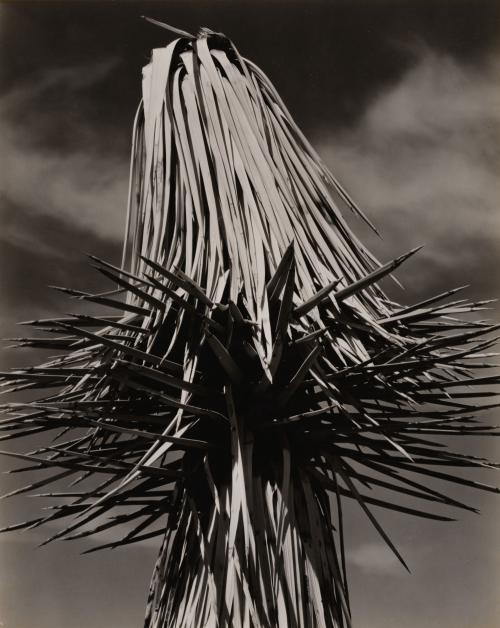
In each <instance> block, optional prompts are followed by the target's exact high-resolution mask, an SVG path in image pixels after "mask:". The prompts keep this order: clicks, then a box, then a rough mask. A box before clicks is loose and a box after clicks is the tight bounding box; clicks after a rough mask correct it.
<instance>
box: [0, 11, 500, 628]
mask: <svg viewBox="0 0 500 628" xmlns="http://www.w3.org/2000/svg"><path fill="white" fill-rule="evenodd" d="M142 14H145V15H149V16H151V17H154V18H157V19H159V20H163V21H165V22H168V23H170V24H173V25H175V26H177V27H179V28H182V29H185V30H188V31H194V32H195V31H197V29H198V28H199V27H200V26H208V27H209V28H211V29H213V30H216V31H222V32H224V33H225V34H226V35H228V36H229V37H231V39H233V41H234V42H235V43H236V45H237V47H238V48H239V50H240V52H241V53H242V54H243V55H244V56H247V57H248V58H250V59H252V60H253V61H255V62H257V64H258V65H260V66H261V67H262V68H263V69H264V71H265V72H266V73H267V74H268V75H269V76H270V78H271V79H272V81H273V82H274V84H275V85H276V87H277V88H278V91H279V92H280V94H281V96H282V97H283V99H284V100H285V102H286V103H287V105H288V106H289V108H290V110H291V112H292V113H293V115H294V116H295V118H296V120H297V122H298V123H299V125H300V126H301V127H302V128H303V130H304V131H305V132H306V134H307V135H308V136H309V137H310V139H311V140H312V141H313V143H314V145H315V146H316V148H317V149H318V151H319V152H320V154H321V155H322V157H323V158H324V160H325V161H326V163H327V164H328V165H329V166H330V167H331V169H332V170H333V172H334V173H335V175H336V176H337V177H338V178H339V179H340V180H341V181H342V182H343V183H344V184H345V185H346V187H347V188H348V189H349V191H350V192H351V193H352V195H353V196H354V198H356V199H357V200H358V201H359V203H360V204H361V205H362V207H363V208H364V209H365V211H366V212H367V214H368V215H369V216H370V217H371V219H372V220H373V221H374V222H375V223H377V225H378V226H379V227H380V229H381V231H382V235H383V236H384V239H383V240H379V239H378V238H376V237H374V236H373V235H372V234H370V233H368V232H367V231H366V230H365V229H364V228H363V227H362V225H360V224H359V223H357V222H352V224H353V226H354V228H355V230H356V231H357V232H358V233H359V234H360V236H361V237H362V238H364V240H365V241H366V243H367V244H368V245H369V246H370V247H371V248H372V249H373V250H374V251H375V253H376V254H377V256H378V257H379V258H380V259H381V260H383V261H385V260H387V259H389V258H391V257H394V256H395V255H397V254H400V253H403V252H405V251H406V250H407V249H409V248H412V247H413V246H416V245H418V244H425V245H426V246H425V248H424V249H423V251H422V252H421V253H420V254H419V255H418V256H417V258H414V259H412V261H411V262H410V263H409V266H408V268H407V269H406V270H402V272H400V274H399V277H400V279H402V281H403V283H404V284H405V286H406V291H405V292H396V291H394V289H392V296H393V297H394V298H397V299H400V300H409V299H413V298H417V297H424V296H426V295H428V294H430V293H431V292H435V291H440V290H444V289H447V288H451V287H455V286H457V285H462V284H465V283H470V284H472V286H471V288H470V290H469V292H468V295H470V296H473V297H480V298H489V297H493V296H497V295H498V294H499V292H500V290H499V289H498V288H499V285H500V280H499V273H498V263H499V261H500V255H499V253H498V251H499V243H500V211H499V207H498V199H499V198H500V195H499V177H498V173H499V152H500V143H499V133H500V26H499V25H500V4H499V3H497V2H494V1H491V2H481V1H477V0H474V1H472V0H470V1H467V2H466V1H461V0H453V1H452V0H449V1H448V2H439V1H432V0H428V1H425V0H411V1H410V0H407V1H403V0H400V1H396V0H394V1H393V2H387V1H385V2H384V1H382V0H371V1H370V2H366V3H363V2H359V1H357V0H356V1H353V0H350V1H349V2H347V1H345V2H344V1H342V2H339V1H337V2H335V1H333V0H329V1H328V2H321V1H315V0H309V1H305V0H304V1H303V2H299V1H295V2H291V1H288V2H287V1H285V0H283V1H279V0H275V1H268V2H263V1H262V2H258V1H255V0H254V1H253V2H248V3H247V2H241V1H238V0H232V1H231V0H226V1H215V2H201V1H195V0H184V2H174V1H168V2H167V1H161V2H160V1H158V2H125V1H123V2H104V1H99V2H97V1H96V2H91V1H86V2H71V1H68V0H65V1H64V2H48V1H38V2H31V3H30V2H22V1H19V0H18V1H15V2H5V1H3V2H0V143H1V144H0V146H1V148H0V160H1V163H0V291H1V295H2V305H1V310H0V335H2V336H16V335H20V331H19V328H16V325H15V321H18V320H25V319H28V318H35V317H44V316H50V315H51V314H53V313H54V312H66V311H68V310H69V309H70V305H69V304H68V303H67V302H66V300H64V299H62V298H60V297H59V296H58V295H57V294H55V293H52V292H51V291H49V290H48V289H47V288H46V285H47V284H56V285H66V286H71V287H75V288H81V289H86V288H93V287H95V286H97V285H100V283H99V280H98V278H96V277H95V276H94V274H92V272H91V271H90V270H89V269H88V265H87V263H86V261H85V258H84V254H85V253H86V252H91V253H94V254H96V255H98V256H100V257H105V258H107V259H109V260H110V261H113V262H117V261H118V259H119V252H120V241H121V237H122V232H123V227H124V215H125V201H126V195H127V177H128V153H129V145H130V134H131V126H132V120H133V117H134V113H135V109H136V106H137V103H138V101H139V98H140V78H141V67H142V66H143V65H144V64H146V63H147V62H148V58H149V54H150V50H151V49H152V48H155V47H160V46H163V45H165V44H166V43H168V42H169V41H170V40H171V37H170V36H169V34H168V33H167V32H166V31H162V30H161V29H158V28H156V27H154V26H152V25H150V24H147V23H145V22H144V21H142V20H141V19H140V15H142ZM488 315H490V316H491V317H497V318H498V310H493V311H492V312H491V313H488ZM34 359H36V356H33V354H30V353H24V354H21V353H19V352H18V353H14V352H13V351H12V350H5V351H3V354H2V358H1V366H0V368H1V369H5V368H7V367H10V366H14V365H20V364H24V363H28V362H31V361H33V360H34ZM493 418H494V417H493ZM478 440H479V439H478ZM470 444H471V445H474V447H476V448H477V451H478V452H479V453H480V454H481V455H486V454H490V455H491V456H492V457H495V456H494V453H495V452H494V451H493V449H494V443H485V442H482V443H477V442H472V441H471V442H470ZM497 457H498V449H497ZM2 465H3V468H6V464H5V462H4V461H2ZM478 479H483V480H484V481H488V480H490V481H491V478H488V476H487V474H483V475H482V476H481V477H479V476H478ZM2 485H3V487H4V489H5V491H6V490H10V489H11V488H14V486H19V478H16V477H15V476H13V477H12V476H3V479H2ZM458 495H459V496H460V497H462V498H468V499H469V501H470V502H472V503H473V504H474V505H476V506H479V507H480V508H481V509H482V510H483V511H484V512H483V516H481V517H475V516H473V515H470V516H463V517H462V518H461V521H459V522H456V523H451V524H439V523H435V522H422V521H413V520H410V519H408V518H405V517H404V516H402V515H401V516H398V517H396V516H389V515H387V516H384V517H383V520H384V521H385V522H386V523H387V525H388V528H389V530H390V531H391V532H392V534H393V536H394V539H395V540H396V542H398V543H399V546H400V549H401V551H402V553H403V554H404V555H405V557H406V558H407V559H408V560H407V562H408V563H409V564H410V567H411V568H412V570H413V571H414V573H413V574H412V575H411V576H408V575H407V574H406V573H405V572H404V571H403V570H402V569H400V568H399V567H398V566H397V565H396V564H395V563H394V561H393V560H392V557H391V555H390V553H389V552H388V551H387V550H386V549H385V548H384V546H383V545H382V544H381V543H380V542H379V540H378V538H377V537H376V534H375V532H374V531H372V530H370V529H369V526H368V525H367V524H366V523H365V522H364V521H363V519H362V514H361V513H359V512H357V511H356V510H355V509H354V508H353V509H352V512H349V517H348V523H349V526H348V527H349V528H350V530H349V532H350V548H351V552H350V559H349V567H350V572H351V581H352V589H353V591H352V595H353V599H354V604H353V613H354V620H355V625H356V626H357V627H358V628H391V627H394V628H395V627H398V628H421V627H422V626H425V627H426V628H427V627H428V628H448V627H449V628H451V627H453V628H494V627H495V626H497V618H498V617H499V616H500V606H499V601H498V600H499V596H498V591H499V590H500V586H499V585H500V555H499V552H498V549H497V548H498V532H497V527H498V524H497V522H498V515H499V514H500V512H499V505H498V500H495V499H494V498H490V497H489V496H488V495H487V494H484V495H481V494H469V493H468V494H462V492H459V493H458ZM37 506H38V504H33V500H30V499H29V498H19V499H15V500H12V501H10V502H9V501H8V500H7V501H5V502H2V510H1V512H0V519H1V521H2V522H4V523H5V524H7V523H12V522H13V521H15V520H17V519H19V518H22V517H23V516H25V518H28V517H29V516H30V515H32V514H33V513H35V512H37ZM41 534H42V533H41V532H36V533H35V532H26V533H24V534H19V535H10V536H8V537H2V538H1V539H0V561H1V562H0V565H1V566H0V570H1V571H0V622H1V623H0V626H2V625H3V627H4V628H34V627H35V626H36V628H49V627H50V628H83V627H84V626H85V627H86V628H88V627H89V626H92V627H94V626H95V627H96V628H97V627H99V628H100V627H103V626H106V628H135V627H136V626H139V625H141V619H142V614H143V606H144V602H145V597H146V592H147V586H148V581H149V573H150V571H151V569H152V566H153V561H154V557H155V552H156V548H155V547H154V546H153V545H145V546H140V547H137V548H135V549H129V550H121V551H120V550H116V551H114V552H105V553H102V554H92V555H90V556H85V557H80V556H79V551H82V550H83V549H85V548H87V547H88V546H89V545H88V544H87V545H85V546H84V545H79V544H76V543H73V544H68V543H60V544H59V545H57V544H56V545H50V546H48V547H47V548H43V549H36V548H35V546H36V544H37V542H39V541H40V540H41V538H43V537H41V536H40V535H41ZM45 536H48V532H47V534H46V535H45Z"/></svg>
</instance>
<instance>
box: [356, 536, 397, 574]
mask: <svg viewBox="0 0 500 628" xmlns="http://www.w3.org/2000/svg"><path fill="white" fill-rule="evenodd" d="M348 559H349V562H350V563H351V564H352V565H354V566H355V567H357V568H358V569H360V570H361V571H362V572H363V573H365V574H369V575H383V576H401V575H402V574H404V573H406V572H405V570H404V568H403V566H402V565H401V563H400V562H399V561H398V559H397V558H396V557H395V556H394V554H393V553H392V552H391V550H390V549H389V547H388V546H387V545H383V544H382V543H364V544H362V545H359V546H358V547H355V548H353V549H351V551H350V552H349V554H348Z"/></svg>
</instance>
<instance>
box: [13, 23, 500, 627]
mask: <svg viewBox="0 0 500 628" xmlns="http://www.w3.org/2000/svg"><path fill="white" fill-rule="evenodd" d="M164 26H165V25H164ZM173 30H174V31H175V32H176V33H177V34H178V35H180V37H179V38H178V39H176V40H175V41H173V42H172V43H170V44H169V45H168V46H167V47H165V48H160V49H156V50H154V51H153V54H152V59H151V62H150V63H149V64H148V65H147V66H146V67H145V68H144V72H143V99H142V102H141V104H140V106H139V110H138V112H137V116H136V120H135V124H134V131H133V148H132V163H131V176H130V193H129V211H128V218H127V226H126V235H125V242H124V254H123V263H122V265H121V267H120V268H118V267H115V266H113V265H111V264H109V263H107V262H105V261H102V260H100V259H97V258H92V259H93V262H94V264H95V266H96V268H97V270H98V271H99V272H100V273H102V274H103V275H105V276H106V277H107V278H109V280H110V281H111V283H112V284H113V285H112V286H111V287H110V291H109V292H106V293H100V294H88V293H83V292H78V291H75V290H70V289H67V288H58V289H59V290H63V291H64V292H66V293H67V294H69V295H70V297H71V298H72V299H73V300H76V301H89V302H91V303H95V304H99V305H100V306H105V307H106V308H113V309H114V311H115V312H116V313H115V314H113V315H112V314H109V313H108V314H105V313H103V312H102V311H101V312H99V313H98V314H96V315H95V316H90V315H83V314H74V315H71V316H68V317H66V318H53V319H50V320H36V321H30V322H29V323H26V324H29V325H33V326H35V327H36V328H37V329H40V330H43V331H46V332H48V335H47V336H44V337H41V336H37V337H34V338H20V339H18V341H19V342H18V344H19V345H21V346H28V347H39V348H42V349H50V350H52V351H53V352H55V353H56V355H54V356H52V357H51V358H50V359H49V360H48V361H46V362H45V363H44V364H42V365H41V366H36V367H29V368H24V369H16V370H14V371H12V372H9V373H3V374H2V379H3V386H4V389H5V390H6V391H13V390H29V391H31V390H37V389H43V388H48V389H52V390H49V392H48V393H47V394H48V396H44V397H43V398H42V399H39V400H36V401H30V402H26V403H11V404H8V405H7V406H5V410H6V411H8V412H9V415H8V416H7V418H5V419H3V421H2V424H1V427H2V429H3V430H4V431H6V435H5V436H4V437H3V438H4V439H6V438H17V437H21V436H26V435H32V434H37V433H46V432H47V433H52V434H53V435H54V439H53V441H52V442H51V443H48V444H47V445H46V446H44V447H41V448H39V449H37V450H36V451H33V452H30V453H26V454H21V453H19V454H17V453H16V454H13V453H8V454H7V455H11V456H14V457H17V458H20V459H21V460H24V461H27V463H28V464H27V466H26V467H23V469H24V470H34V471H37V472H38V470H42V469H47V468H48V469H54V472H53V473H52V474H51V475H49V476H47V475H43V476H41V477H40V479H39V478H35V480H34V481H33V482H31V483H30V484H29V485H27V486H24V487H22V488H20V489H18V490H16V491H14V492H13V493H11V495H13V494H19V493H23V492H35V493H36V494H40V493H37V491H39V490H40V489H41V488H42V487H44V486H46V485H50V484H52V483H56V486H57V487H59V486H60V484H61V482H63V481H68V482H69V483H70V484H69V488H67V489H65V490H62V491H60V490H59V491H57V492H51V493H47V492H45V493H41V494H42V495H44V496H54V497H63V498H65V500H64V501H63V502H62V503H59V504H58V505H56V506H55V507H54V508H53V509H52V510H50V511H49V514H48V515H46V516H40V517H39V518H37V519H35V520H33V521H27V522H24V523H20V524H17V525H14V526H10V527H9V528H7V529H9V530H13V529H20V528H31V527H38V526H41V525H42V524H44V523H46V522H53V521H58V520H59V519H64V518H69V524H68V525H66V527H64V526H61V530H60V531H59V532H58V533H57V534H55V535H54V536H52V537H51V538H50V539H48V541H52V540H54V539H61V538H63V539H68V538H80V537H85V536H88V535H90V534H94V533H98V532H100V531H103V530H109V529H112V528H114V527H115V526H122V524H129V532H128V533H127V534H126V536H125V537H124V538H119V537H117V538H116V541H115V542H113V543H111V544H107V545H104V546H101V547H109V546H112V547H117V546H122V545H126V544H130V543H137V542H140V541H142V540H144V539H147V538H150V537H153V536H155V537H156V536H158V537H162V539H163V540H162V542H161V549H160V553H159V557H158V560H157V563H156V566H155V569H154V574H153V578H152V583H151V587H150V594H149V600H148V605H147V611H146V621H145V625H146V626H147V627H149V628H153V627H154V628H170V627H174V626H175V627H201V626H209V627H215V626H221V627H222V626H233V627H253V628H257V627H262V628H272V627H274V626H280V627H281V628H284V627H294V626H296V627H316V626H327V627H335V628H338V627H343V626H350V625H351V622H350V610H349V596H348V588H347V578H346V559H345V552H344V532H343V524H342V505H343V503H344V500H345V499H346V498H348V499H353V500H355V501H356V502H357V503H358V504H359V506H360V508H361V511H362V512H363V513H364V514H365V515H366V516H367V517H368V518H369V520H370V521H371V523H372V524H373V526H374V527H375V529H376V531H377V532H378V534H380V535H381V536H382V537H383V539H384V540H385V542H386V543H387V544H388V546H389V547H390V548H391V549H392V551H393V552H394V553H395V554H396V556H397V557H398V558H399V560H400V561H401V562H402V563H403V565H404V564H405V563H404V560H403V558H402V556H401V555H400V554H399V552H398V550H397V549H396V547H395V546H394V545H393V543H392V542H391V540H390V539H389V537H388V535H387V534H386V532H385V530H384V529H383V528H382V527H381V525H380V524H379V523H378V521H377V519H376V517H375V514H374V511H373V509H372V507H376V508H378V507H382V508H387V509H390V510H395V511H399V512H403V513H409V514H412V515H416V516H419V517H426V518H429V519H437V520H446V519H448V516H447V515H445V514H441V513H438V512H436V511H435V506H437V505H439V506H443V507H452V508H457V509H466V510H474V509H473V508H471V507H469V506H468V505H466V504H464V503H461V502H460V501H457V500H456V499H454V498H452V497H451V496H449V495H448V494H446V493H445V492H440V491H438V490H436V489H435V488H433V487H432V485H431V484H429V482H430V481H432V479H433V478H437V479H439V480H446V481H448V482H451V483H458V484H461V485H464V486H468V487H476V488H480V489H482V490H486V491H495V492H496V491H497V489H495V488H493V487H491V486H487V485H485V484H479V483H477V482H475V481H473V480H470V479H465V478H464V477H463V476H462V473H461V471H462V469H463V468H466V467H488V466H491V465H489V463H488V462H487V461H486V460H483V459H481V458H477V457H474V456H470V455H463V454H459V453H453V452H452V451H450V450H449V449H447V448H444V447H442V446H441V442H442V439H441V437H442V436H450V437H451V436H464V435H478V434H481V435H484V434H491V433H493V428H491V427H488V425H485V424H482V423H481V422H479V420H478V419H477V418H476V415H477V413H478V412H479V411H480V410H484V409H485V408H489V407H492V403H491V399H490V397H491V395H493V393H492V392H491V387H492V386H493V385H496V384H497V383H498V377H494V376H487V375H486V376H477V375H476V371H477V370H480V371H481V372H482V371H483V370H484V369H486V368H487V367H489V366H490V363H489V362H488V357H489V356H491V355H492V354H491V352H489V350H490V348H491V346H492V344H493V342H494V340H493V339H492V338H491V335H489V334H490V332H492V331H493V330H494V329H495V328H494V327H493V326H491V325H490V324H488V323H486V322H484V321H477V322H472V321H471V319H470V317H468V316H465V317H462V318H461V315H463V314H467V313H469V312H475V311H477V310H481V309H482V308H483V306H484V302H483V303H469V302H467V301H466V300H465V299H460V300H451V302H450V299H449V297H451V296H452V295H453V294H454V293H455V292H457V290H450V291H449V292H446V293H444V294H439V295H437V296H435V297H433V298H430V299H428V300H426V301H424V302H421V303H417V304H415V305H411V306H401V305H398V304H397V303H394V302H392V301H390V300H389V299H388V298H387V297H386V296H385V294H384V292H383V291H382V290H381V288H380V287H379V285H378V282H379V280H380V279H382V278H383V277H385V276H387V275H390V274H391V273H392V272H393V271H394V270H395V269H396V268H398V266H399V265H400V264H401V263H402V262H403V261H405V260H406V259H407V258H408V257H409V256H410V255H412V253H414V252H415V251H411V252H410V253H407V254H405V255H402V256H401V257H398V258H397V259H395V260H393V261H390V262H388V263H386V264H383V265H380V264H379V263H378V262H377V261H376V260H375V259H374V257H373V256H372V255H371V254H370V252H369V251H367V250H366V249H365V248H364V247H363V245H362V244H361V243H360V242H359V241H358V240H357V239H356V237H355V236H354V235H353V233H352V232H351V230H350V229H349V228H348V226H347V224H346V222H345V220H344V218H343V217H342V215H341V213H340V211H339V209H338V207H337V204H344V205H347V206H348V207H349V208H350V209H351V210H352V211H354V212H356V213H357V214H359V215H360V216H362V214H361V212H360V211H359V210H358V208H357V207H356V205H355V204H354V203H353V202H352V200H351V199H350V198H349V196H348V195H347V193H346V192H345V191H344V189H343V188H342V187H341V185H340V184H339V183H338V181H337V180H336V179H335V178H334V177H333V175H332V174H331V173H330V172H329V171H328V170H327V169H326V168H325V167H324V165H323V164H322V163H321V160H320V159H319V158H318V156H317V154H316V153H315V151H314V149H313V148H312V147H311V145H310V144H309V143H308V141H307V140H306V139H305V137H304V136H303V135H302V133H301V132H300V131H299V129H298V128H297V126H296V125H295V123H294V121H293V120H292V118H291V116H290V114H289V113H288V111H287V109H286V107H285V105H284V104H283V102H282V101H281V99H280V98H279V96H278V94H277V92H276V90H275V89H274V87H273V86H272V84H271V82H270V81H269V79H268V78H267V77H266V76H265V74H264V73H263V72H262V71H261V70H260V69H259V68H258V67H257V66H256V65H254V64H253V63H252V62H250V61H248V60H247V59H244V58H242V57H241V56H240V54H239V53H238V51H237V49H236V48H235V46H234V44H233V43H232V42H231V41H229V40H228V39H227V38H226V37H225V36H223V35H221V34H219V33H214V32H212V31H210V30H208V29H202V31H201V32H200V34H199V35H198V36H197V37H194V36H192V35H190V34H189V33H185V32H182V31H177V30H176V29H173ZM336 203H337V204H336ZM123 296H124V297H125V298H122V297H123ZM106 311H108V312H109V310H106ZM54 389H56V390H54ZM436 439H437V440H436ZM447 468H451V469H452V470H451V471H450V470H449V469H447ZM453 469H459V470H460V473H457V472H456V471H454V470H453ZM17 470H19V469H17ZM88 478H96V480H94V481H93V482H92V483H91V485H90V484H89V481H86V482H84V480H87V479H88ZM89 486H90V487H89ZM82 487H84V488H82ZM368 489H375V490H368ZM376 489H379V491H381V492H378V493H377V490H376ZM391 493H392V494H393V495H394V500H393V501H391V500H390V499H389V497H388V495H389V494H391ZM408 496H410V497H412V498H415V500H420V502H422V503H425V502H428V509H427V510H426V509H425V506H422V507H421V506H419V505H415V506H414V507H408V506H406V505H402V504H401V499H400V498H402V497H404V498H406V497H408ZM418 503H419V502H418V501H416V504H418ZM118 507H122V508H121V509H120V510H118ZM111 511H113V516H111V517H109V516H108V515H109V514H110V512H111ZM116 513H118V514H116ZM48 541H47V542H48ZM95 549H97V548H96V547H92V549H91V550H89V551H94V550H95Z"/></svg>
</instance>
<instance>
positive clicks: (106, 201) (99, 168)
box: [0, 59, 128, 244]
mask: <svg viewBox="0 0 500 628" xmlns="http://www.w3.org/2000/svg"><path fill="white" fill-rule="evenodd" d="M116 67H117V60H116V59H109V60H105V61H101V62H98V63H93V64H90V65H83V66H76V67H62V68H49V69H47V70H46V71H44V72H43V73H42V74H40V75H39V76H38V77H37V79H36V80H32V81H30V82H29V84H25V83H21V84H18V85H16V86H15V87H14V88H12V89H11V90H10V91H9V92H7V93H5V94H3V95H1V96H0V137H1V138H2V139H1V152H0V198H1V197H3V199H4V200H7V201H8V202H10V203H14V204H16V205H17V206H19V207H20V208H36V210H37V212H39V213H40V214H42V215H43V214H45V215H47V216H53V217H57V218H59V219H61V220H63V221H64V222H66V223H70V224H74V225H75V226H76V227H77V228H78V227H83V228H85V229H89V230H92V231H94V232H95V233H98V234H99V236H100V237H105V238H106V237H107V238H112V239H119V238H120V237H121V233H122V224H123V222H124V213H125V204H126V191H127V177H128V165H127V160H126V159H124V158H123V156H122V155H120V154H117V153H116V152H115V151H113V147H112V146H110V147H109V150H103V149H102V143H101V142H97V141H96V142H92V141H89V140H91V138H92V136H94V137H95V135H96V131H94V132H93V133H92V131H91V130H89V128H88V127H89V124H88V122H87V121H86V120H85V118H84V116H83V114H82V112H81V109H80V108H79V102H80V100H81V98H82V93H85V92H86V91H87V90H89V88H91V87H92V86H95V85H97V84H99V83H101V82H102V81H104V80H110V77H111V75H112V72H113V71H114V70H116ZM48 102H50V103H54V108H53V109H50V107H49V112H48V113H47V111H46V109H47V106H48V105H47V103H48ZM62 107H67V109H68V110H69V111H66V112H65V114H66V115H65V117H64V127H65V128H64V133H65V135H69V136H70V137H73V138H74V142H73V144H72V143H71V142H65V143H64V145H63V146H61V145H58V142H57V140H58V139H59V136H60V135H61V134H62V130H61V128H60V127H58V125H57V120H58V115H59V109H60V108H62ZM47 120H48V121H49V122H50V125H49V133H47V129H46V128H45V127H46V126H47ZM61 122H62V120H61ZM61 127H62V124H61ZM42 130H43V133H42ZM41 136H43V137H41ZM50 136H51V137H52V139H53V140H54V141H50V139H51V137H50ZM48 140H49V141H48ZM16 228H18V229H19V228H23V229H27V230H29V224H24V225H23V224H22V223H21V221H20V224H19V223H18V224H17V226H16ZM11 235H12V234H11ZM4 237H5V236H4ZM16 239H17V240H18V241H20V240H23V239H24V240H25V241H26V244H28V243H29V239H30V238H29V237H28V235H27V234H17V235H16Z"/></svg>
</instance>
